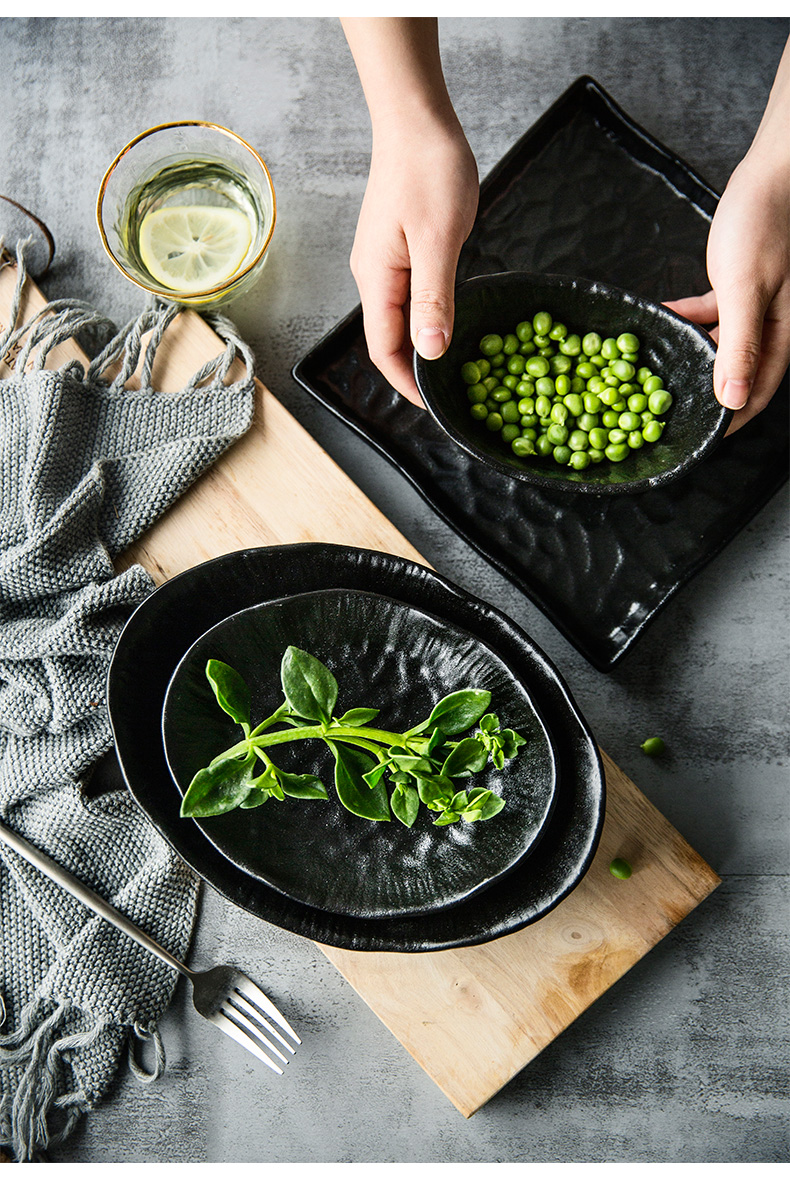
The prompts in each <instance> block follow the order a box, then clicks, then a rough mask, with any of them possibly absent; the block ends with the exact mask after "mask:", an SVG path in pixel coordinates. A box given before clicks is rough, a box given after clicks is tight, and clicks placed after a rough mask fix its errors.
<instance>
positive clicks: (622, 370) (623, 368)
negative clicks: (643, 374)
mask: <svg viewBox="0 0 790 1182" xmlns="http://www.w3.org/2000/svg"><path fill="white" fill-rule="evenodd" d="M612 373H613V374H614V375H615V377H617V378H619V379H620V381H621V382H630V381H631V378H632V377H634V376H635V374H636V370H635V369H634V367H633V365H632V364H631V362H630V361H623V359H622V357H621V358H620V359H619V361H613V362H612Z"/></svg>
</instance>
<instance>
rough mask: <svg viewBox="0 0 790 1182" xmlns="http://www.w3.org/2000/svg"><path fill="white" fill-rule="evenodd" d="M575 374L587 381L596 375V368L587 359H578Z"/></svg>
mask: <svg viewBox="0 0 790 1182" xmlns="http://www.w3.org/2000/svg"><path fill="white" fill-rule="evenodd" d="M576 376H577V377H579V378H584V380H585V381H588V380H589V379H590V378H596V377H598V369H597V367H596V366H594V365H592V364H591V362H589V361H580V362H579V364H578V365H577V366H576Z"/></svg>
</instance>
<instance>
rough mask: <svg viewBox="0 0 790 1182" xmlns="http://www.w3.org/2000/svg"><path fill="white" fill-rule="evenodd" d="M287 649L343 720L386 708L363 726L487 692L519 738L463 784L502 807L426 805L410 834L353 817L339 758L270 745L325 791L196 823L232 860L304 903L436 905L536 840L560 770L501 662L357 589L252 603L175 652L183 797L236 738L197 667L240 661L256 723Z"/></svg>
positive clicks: (457, 896) (311, 748)
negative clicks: (313, 673) (512, 752)
mask: <svg viewBox="0 0 790 1182" xmlns="http://www.w3.org/2000/svg"><path fill="white" fill-rule="evenodd" d="M289 644H294V645H296V647H297V648H301V649H304V650H305V651H306V652H309V653H312V654H313V656H316V657H318V659H319V660H321V661H323V662H324V664H325V665H327V666H328V667H329V668H330V669H331V670H332V672H333V673H334V674H335V676H336V678H337V680H338V682H339V685H340V697H339V698H338V703H337V707H336V714H337V715H338V716H339V715H340V714H342V713H343V712H344V711H345V710H347V709H350V708H351V707H353V706H371V705H379V706H382V707H383V709H382V713H381V715H380V717H379V718H377V719H376V720H375V721H373V722H372V723H371V724H370V725H371V726H379V727H383V728H384V729H386V730H396V731H399V732H402V731H405V730H406V729H408V728H409V727H410V726H414V725H416V724H417V723H418V722H420V721H421V720H422V719H423V718H427V717H428V715H429V714H430V712H431V710H432V708H433V706H434V705H435V703H436V702H438V701H439V699H440V698H442V697H444V696H445V695H446V694H448V693H452V692H454V691H455V690H458V689H466V688H470V687H471V688H476V689H484V690H488V691H490V693H491V698H492V709H495V710H496V711H497V712H498V713H499V717H500V720H501V721H502V725H503V726H512V727H513V728H514V729H515V730H517V731H518V732H519V733H520V734H521V735H523V737H524V738H525V739H526V740H527V746H526V747H524V748H522V750H521V752H520V754H519V757H518V758H517V759H516V760H515V761H514V762H512V763H510V764H508V765H506V766H505V768H504V769H503V771H501V772H497V771H496V770H495V769H493V768H489V769H488V770H487V771H486V773H485V774H483V775H479V776H475V777H474V778H472V779H467V780H463V781H459V782H458V788H459V789H460V788H463V787H471V786H472V785H474V786H478V785H479V786H480V787H483V788H490V789H492V790H493V791H494V792H496V793H497V794H498V795H499V796H502V797H503V798H504V799H505V800H506V801H507V804H506V806H505V808H504V809H503V811H502V812H501V813H500V814H499V815H498V816H497V817H495V818H493V819H492V820H491V821H489V822H485V823H481V824H466V823H461V824H457V825H451V826H446V827H441V828H438V829H437V828H436V826H434V825H433V824H432V820H433V817H434V816H435V814H431V813H430V812H429V811H428V810H427V809H425V808H421V809H420V812H419V814H418V817H417V820H416V822H415V823H414V825H413V826H412V827H411V829H407V828H406V827H405V826H403V825H402V824H401V823H400V822H399V821H398V820H396V819H395V818H393V819H392V821H390V822H382V821H367V820H364V819H363V818H361V817H357V816H353V815H352V814H351V813H349V812H347V811H346V810H345V809H344V808H342V806H341V805H340V804H339V802H338V801H337V798H336V796H335V793H334V789H333V788H332V783H333V768H334V761H333V760H332V757H331V755H330V753H329V751H328V749H327V748H326V746H325V744H323V743H319V742H316V741H313V742H312V743H310V744H305V743H299V744H298V746H296V747H289V746H284V747H277V748H276V749H273V750H272V752H271V757H272V759H273V760H274V762H275V763H276V764H278V766H280V767H282V768H283V769H284V770H285V771H291V772H311V773H312V774H313V775H317V776H320V777H321V779H322V780H323V782H324V784H325V785H326V786H327V788H328V790H329V793H330V799H329V801H304V800H290V799H286V800H284V801H282V802H278V801H270V802H268V803H267V804H266V806H265V807H261V808H257V809H250V810H242V809H235V810H234V811H232V812H230V813H226V814H225V815H223V816H218V817H208V818H206V819H205V820H203V821H197V820H195V821H192V822H189V821H188V820H185V821H184V824H190V823H191V824H198V825H199V827H200V828H201V829H202V831H203V832H204V833H205V834H206V836H207V837H208V839H209V841H210V842H212V844H213V845H215V846H216V847H217V849H218V850H219V851H220V852H221V853H223V854H224V855H225V857H226V858H229V859H230V861H231V862H233V863H234V865H236V866H238V867H239V868H240V869H242V870H244V871H246V872H247V873H248V874H252V875H253V876H254V877H255V878H260V879H261V880H262V881H263V882H266V883H269V885H270V886H273V887H276V888H277V889H278V890H280V891H282V892H283V894H285V895H288V896H289V897H290V898H291V899H295V900H297V901H298V902H300V903H307V904H309V905H310V906H312V907H318V908H321V909H322V910H324V911H332V912H336V913H337V914H340V915H358V916H376V915H403V914H409V913H415V912H418V911H435V910H438V909H439V908H441V907H447V906H450V905H452V904H454V903H457V902H459V900H461V899H463V898H466V897H468V896H469V895H471V894H473V893H474V892H475V891H478V890H482V889H483V888H484V887H486V886H487V885H489V884H490V883H491V882H493V881H494V880H495V879H497V878H499V877H500V876H501V875H503V874H506V873H507V872H508V871H509V870H511V869H512V868H513V866H514V865H515V864H516V863H517V862H518V860H519V859H520V858H522V857H523V856H524V855H525V854H526V852H527V850H529V849H530V847H531V846H532V845H533V844H534V842H535V841H536V839H537V837H538V835H539V833H540V831H541V828H542V827H543V825H544V823H545V822H546V820H547V818H548V815H549V812H550V809H551V805H552V802H553V799H554V789H555V767H554V757H553V755H552V751H551V743H550V742H549V738H548V735H547V733H546V729H545V727H544V726H543V724H542V722H541V720H540V718H539V716H538V713H537V711H536V710H535V707H534V705H533V703H532V701H531V699H530V697H529V695H528V693H527V692H526V690H525V689H524V687H523V686H522V685H521V684H520V683H519V682H518V681H516V680H515V679H514V677H513V675H512V673H511V672H510V670H509V669H508V667H507V666H506V665H505V663H504V662H503V661H502V660H501V659H500V658H499V657H498V656H497V655H496V654H495V653H493V652H492V651H491V650H490V649H489V648H488V647H487V646H486V645H484V644H483V643H482V641H480V640H478V639H477V638H476V637H474V636H472V635H471V633H469V632H465V631H462V630H461V629H459V628H455V627H453V626H451V625H448V624H445V623H444V622H443V621H441V620H439V619H437V618H436V617H435V616H431V615H428V614H427V613H425V612H422V611H420V610H418V609H417V608H415V607H411V606H409V605H408V604H404V603H399V602H396V601H395V600H392V599H388V598H386V597H385V596H381V595H375V594H372V593H367V592H361V591H344V590H340V589H338V590H334V589H333V590H328V591H315V592H308V593H307V594H303V595H295V596H292V597H290V598H288V599H283V600H275V601H274V602H272V603H265V604H259V605H257V606H255V607H251V608H247V609H246V610H245V611H242V612H239V613H237V614H236V615H234V616H231V617H230V618H229V619H227V620H223V621H222V622H221V623H220V624H218V625H216V626H215V627H214V628H211V629H209V631H208V632H206V633H205V634H204V635H203V636H201V637H200V639H199V640H198V641H196V643H195V644H194V645H193V646H192V647H191V648H190V649H189V650H188V652H187V653H186V654H185V655H184V657H183V658H182V659H181V661H180V662H179V664H178V666H177V668H176V671H175V673H174V674H173V679H172V681H171V683H170V686H169V688H168V691H167V695H166V697H165V706H164V712H163V726H162V733H163V736H164V744H165V754H166V757H167V761H168V764H169V767H170V770H171V772H172V774H173V779H174V780H175V782H176V785H177V786H178V787H179V790H180V791H181V792H182V794H183V793H184V792H185V791H186V789H187V787H188V786H189V783H190V781H191V779H192V777H193V776H194V774H195V773H196V772H197V771H198V770H199V769H200V768H202V767H205V766H206V765H207V764H208V763H209V762H210V761H211V760H212V759H213V758H214V757H215V756H216V755H218V754H219V752H220V751H223V750H225V749H226V748H227V747H229V746H231V744H233V743H236V742H238V741H239V739H240V738H241V737H242V731H241V728H240V727H238V726H237V725H236V724H235V723H234V722H233V721H232V720H231V719H230V718H229V717H228V715H227V714H225V713H224V711H222V710H221V709H220V707H219V706H218V705H217V702H216V699H215V697H214V694H213V691H212V690H211V687H210V686H209V684H208V681H207V679H206V676H205V668H206V662H207V661H208V660H209V659H211V658H214V659H218V660H221V661H225V662H226V664H228V665H232V666H233V667H234V668H235V669H237V670H238V671H239V672H240V673H241V675H242V677H243V678H244V680H245V681H246V682H247V685H248V686H249V687H250V690H251V693H252V719H253V725H255V722H256V720H257V721H260V720H261V719H262V718H266V717H268V716H269V715H270V714H271V713H273V711H274V710H276V709H277V707H278V706H279V705H280V703H281V701H282V696H283V695H282V690H281V688H280V662H281V660H282V656H283V653H284V651H285V649H286V648H287V646H288V645H289Z"/></svg>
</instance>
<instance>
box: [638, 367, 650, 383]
mask: <svg viewBox="0 0 790 1182" xmlns="http://www.w3.org/2000/svg"><path fill="white" fill-rule="evenodd" d="M652 376H653V371H652V369H648V367H647V366H646V365H643V366H641V367H640V368H639V369H638V370H637V371H636V380H637V381H638V382H639V385H640V386H644V384H645V382H646V381H647V379H648V378H652Z"/></svg>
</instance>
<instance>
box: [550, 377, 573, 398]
mask: <svg viewBox="0 0 790 1182" xmlns="http://www.w3.org/2000/svg"><path fill="white" fill-rule="evenodd" d="M554 389H555V390H556V392H557V394H558V395H559V397H560V398H564V397H565V395H566V394H570V392H571V379H570V378H569V377H568V375H567V374H566V373H560V374H557V376H556V378H555V379H554Z"/></svg>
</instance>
